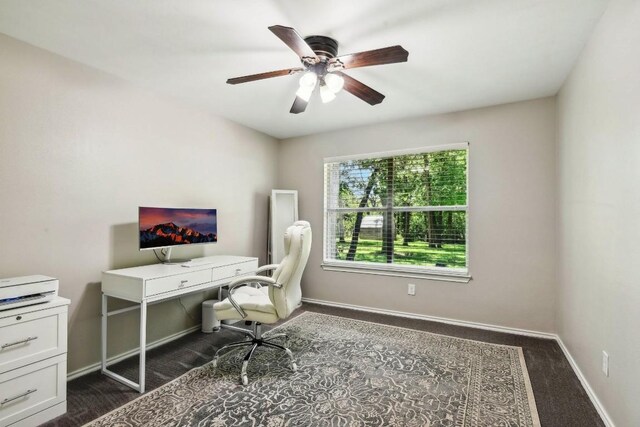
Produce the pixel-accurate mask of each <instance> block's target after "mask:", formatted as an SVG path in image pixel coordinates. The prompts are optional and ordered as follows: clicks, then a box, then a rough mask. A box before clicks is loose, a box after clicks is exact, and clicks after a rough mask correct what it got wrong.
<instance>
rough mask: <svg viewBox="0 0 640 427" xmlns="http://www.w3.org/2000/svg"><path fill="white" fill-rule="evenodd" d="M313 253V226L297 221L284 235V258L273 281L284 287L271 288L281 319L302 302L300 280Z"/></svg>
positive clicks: (271, 294)
mask: <svg viewBox="0 0 640 427" xmlns="http://www.w3.org/2000/svg"><path fill="white" fill-rule="evenodd" d="M310 252H311V226H310V225H309V223H308V222H307V221H296V222H295V223H294V224H293V225H292V226H290V227H289V228H287V231H286V232H285V235H284V258H283V259H282V261H281V262H280V265H279V266H278V268H277V269H276V271H275V272H274V273H273V279H274V280H275V281H276V282H277V283H280V284H281V285H282V288H280V289H278V288H275V287H273V286H271V287H270V288H269V298H270V299H271V301H272V302H273V304H274V305H275V307H276V312H277V313H278V317H279V318H280V319H285V318H287V317H289V315H290V314H291V313H292V312H293V310H295V309H296V308H297V307H298V306H300V303H301V302H302V289H301V288H300V280H301V279H302V272H303V271H304V267H305V266H306V265H307V260H308V259H309V253H310Z"/></svg>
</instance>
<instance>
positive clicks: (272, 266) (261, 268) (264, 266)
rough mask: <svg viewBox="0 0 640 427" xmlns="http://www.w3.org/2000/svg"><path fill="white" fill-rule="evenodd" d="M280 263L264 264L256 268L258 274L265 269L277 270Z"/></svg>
mask: <svg viewBox="0 0 640 427" xmlns="http://www.w3.org/2000/svg"><path fill="white" fill-rule="evenodd" d="M279 265H280V264H268V265H263V266H262V267H260V268H258V269H257V270H256V275H258V274H260V273H264V272H265V271H269V270H275V269H276V268H278V266H279Z"/></svg>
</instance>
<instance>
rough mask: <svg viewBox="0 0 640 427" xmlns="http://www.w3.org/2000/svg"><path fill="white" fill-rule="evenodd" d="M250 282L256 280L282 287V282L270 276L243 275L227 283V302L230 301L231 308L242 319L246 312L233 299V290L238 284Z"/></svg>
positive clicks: (243, 284)
mask: <svg viewBox="0 0 640 427" xmlns="http://www.w3.org/2000/svg"><path fill="white" fill-rule="evenodd" d="M252 282H258V283H260V284H264V285H268V286H273V287H276V288H281V287H282V284H280V283H277V282H276V281H275V280H274V279H272V278H271V277H264V276H243V277H238V278H237V279H235V280H232V281H231V282H229V285H228V286H229V297H228V298H229V302H230V303H231V305H233V308H235V309H236V311H237V312H238V313H240V316H242V318H243V319H244V318H245V317H247V313H246V312H245V311H244V310H243V309H242V307H240V305H239V304H238V303H237V302H236V300H234V299H233V291H234V290H235V289H236V288H239V287H240V286H245V285H248V284H250V283H252Z"/></svg>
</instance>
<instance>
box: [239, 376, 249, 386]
mask: <svg viewBox="0 0 640 427" xmlns="http://www.w3.org/2000/svg"><path fill="white" fill-rule="evenodd" d="M240 382H242V385H247V384H249V378H247V376H246V375H242V376H240Z"/></svg>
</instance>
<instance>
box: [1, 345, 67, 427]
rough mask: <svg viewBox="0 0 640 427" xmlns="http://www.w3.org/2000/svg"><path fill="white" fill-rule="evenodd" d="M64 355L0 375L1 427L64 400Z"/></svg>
mask: <svg viewBox="0 0 640 427" xmlns="http://www.w3.org/2000/svg"><path fill="white" fill-rule="evenodd" d="M66 376H67V359H66V354H63V355H60V356H57V357H54V358H51V359H47V360H43V361H41V362H38V363H34V364H32V365H29V366H25V367H23V368H19V369H14V370H13V371H10V372H6V373H4V374H1V375H0V425H3V426H6V425H9V424H12V423H15V422H17V421H19V420H21V419H23V418H26V417H28V416H30V415H33V414H35V413H37V412H40V411H42V410H44V409H47V408H49V407H50V406H53V405H56V404H58V403H61V402H64V401H65V400H66V385H67V383H66V381H67V378H66Z"/></svg>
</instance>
